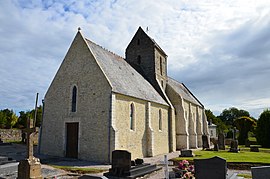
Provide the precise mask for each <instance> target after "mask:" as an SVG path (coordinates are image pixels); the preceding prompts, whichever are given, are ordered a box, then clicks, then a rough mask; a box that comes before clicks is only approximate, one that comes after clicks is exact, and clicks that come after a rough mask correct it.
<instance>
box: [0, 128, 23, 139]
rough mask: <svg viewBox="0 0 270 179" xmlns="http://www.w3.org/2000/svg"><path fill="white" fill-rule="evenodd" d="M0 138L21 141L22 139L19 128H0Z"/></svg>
mask: <svg viewBox="0 0 270 179" xmlns="http://www.w3.org/2000/svg"><path fill="white" fill-rule="evenodd" d="M0 136H1V137H0V138H1V140H2V141H6V140H12V141H21V140H22V130H20V129H0Z"/></svg>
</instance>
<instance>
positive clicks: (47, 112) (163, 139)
mask: <svg viewBox="0 0 270 179" xmlns="http://www.w3.org/2000/svg"><path fill="white" fill-rule="evenodd" d="M203 134H205V135H208V136H209V132H208V125H207V120H206V115H205V112H204V106H203V105H202V104H201V103H200V101H199V100H198V99H197V98H196V97H195V96H194V95H193V94H192V93H191V92H190V91H189V89H188V88H187V87H186V86H185V85H184V84H183V83H180V82H178V81H176V80H174V79H172V78H170V77H169V76H167V55H166V53H165V52H164V51H163V50H162V49H161V47H160V46H159V45H158V44H157V43H156V42H155V41H154V40H153V39H152V38H151V37H149V36H148V35H147V34H146V33H145V32H144V31H143V30H142V28H141V27H139V29H138V30H137V32H136V34H135V35H134V37H133V38H132V40H131V42H130V43H129V45H128V47H127V48H126V57H125V59H124V58H122V57H120V56H118V55H116V54H114V53H112V52H110V51H108V50H106V49H104V48H102V47H101V46H99V45H97V44H95V43H94V42H92V41H91V40H89V39H87V38H85V37H84V36H83V35H82V33H81V31H80V30H79V31H78V33H77V34H76V36H75V38H74V40H73V42H72V44H71V46H70V48H69V50H68V52H67V54H66V56H65V58H64V60H63V62H62V64H61V66H60V68H59V69H58V71H57V73H56V75H55V77H54V79H53V81H52V83H51V85H50V87H49V89H48V91H47V93H46V95H45V98H44V114H43V124H42V129H41V132H40V143H39V144H40V146H39V147H40V152H41V153H42V154H48V155H53V156H61V157H71V158H79V159H85V160H90V161H96V162H103V163H108V162H110V160H111V152H112V151H113V150H117V149H122V150H128V151H130V152H131V154H132V158H138V157H140V158H141V157H148V156H149V157H150V156H155V155H160V154H165V153H168V152H172V151H176V150H180V149H189V148H198V147H201V146H202V135H203Z"/></svg>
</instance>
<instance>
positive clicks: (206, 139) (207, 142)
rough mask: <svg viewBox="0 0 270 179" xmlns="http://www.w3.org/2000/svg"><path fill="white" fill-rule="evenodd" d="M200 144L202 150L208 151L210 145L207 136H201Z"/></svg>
mask: <svg viewBox="0 0 270 179" xmlns="http://www.w3.org/2000/svg"><path fill="white" fill-rule="evenodd" d="M202 143H203V146H202V147H203V150H204V149H209V148H210V144H209V140H208V137H207V135H202Z"/></svg>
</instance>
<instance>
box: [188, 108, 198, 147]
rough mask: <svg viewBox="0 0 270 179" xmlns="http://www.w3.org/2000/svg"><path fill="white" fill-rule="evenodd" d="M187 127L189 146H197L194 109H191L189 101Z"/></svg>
mask: <svg viewBox="0 0 270 179" xmlns="http://www.w3.org/2000/svg"><path fill="white" fill-rule="evenodd" d="M188 119H189V125H188V126H189V127H188V133H189V147H190V148H195V149H196V148H198V145H197V132H196V122H195V119H196V111H193V110H192V104H191V103H189V118H188Z"/></svg>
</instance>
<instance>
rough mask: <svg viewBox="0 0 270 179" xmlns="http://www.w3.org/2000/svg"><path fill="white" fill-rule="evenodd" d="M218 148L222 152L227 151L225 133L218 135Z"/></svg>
mask: <svg viewBox="0 0 270 179" xmlns="http://www.w3.org/2000/svg"><path fill="white" fill-rule="evenodd" d="M218 146H219V149H220V150H225V136H224V134H223V133H221V134H219V135H218Z"/></svg>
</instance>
